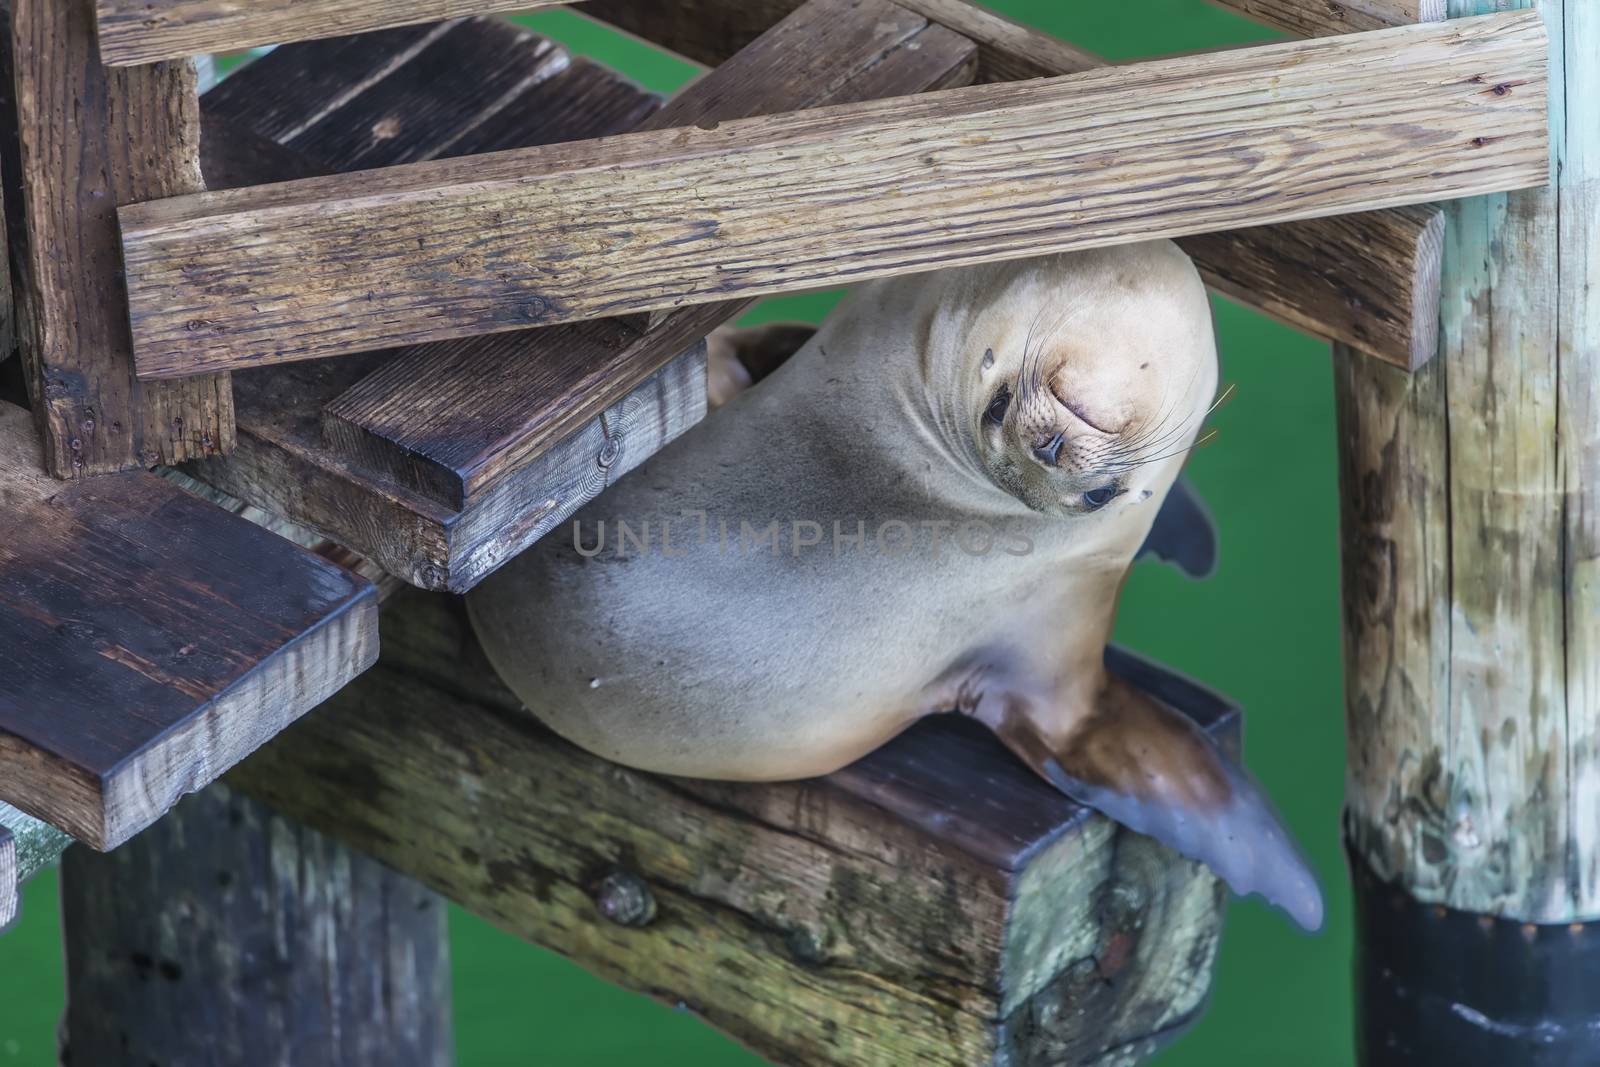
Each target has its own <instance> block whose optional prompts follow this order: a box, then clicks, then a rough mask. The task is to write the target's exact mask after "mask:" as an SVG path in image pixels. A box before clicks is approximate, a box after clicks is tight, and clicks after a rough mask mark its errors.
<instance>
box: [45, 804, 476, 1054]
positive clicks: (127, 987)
mask: <svg viewBox="0 0 1600 1067" xmlns="http://www.w3.org/2000/svg"><path fill="white" fill-rule="evenodd" d="M445 916H446V907H445V903H444V901H443V900H441V899H439V897H438V896H437V895H436V894H434V893H432V892H430V891H429V890H427V889H425V888H423V887H422V886H420V885H418V884H417V883H416V882H414V881H412V880H411V879H409V878H406V877H404V876H403V875H399V874H396V873H394V872H393V871H391V870H389V869H388V868H386V867H384V866H382V865H381V864H379V863H378V862H376V861H375V860H372V859H368V858H367V857H366V856H363V855H360V854H358V853H355V852H351V851H349V850H348V849H346V848H344V847H342V846H341V845H339V844H337V843H336V842H333V841H330V840H329V839H327V838H326V837H323V836H322V835H321V834H318V833H315V832H314V831H311V830H308V829H306V828H305V827H304V826H301V825H299V824H297V823H293V822H290V821H289V820H287V819H285V818H283V817H282V816H280V815H277V814H275V813H273V812H271V811H269V810H268V809H267V808H265V807H264V806H262V805H261V804H259V803H257V802H255V801H253V800H251V799H249V798H248V797H244V796H240V795H239V794H237V793H235V792H233V791H232V790H229V789H227V788H226V787H224V786H220V785H215V786H212V787H211V788H209V789H207V790H205V791H204V792H202V793H199V794H198V795H196V796H193V797H189V798H187V799H185V800H184V801H183V802H182V803H181V804H179V805H178V806H177V808H176V809H174V810H173V812H172V813H171V814H170V815H168V816H167V817H166V818H165V819H163V820H161V822H159V823H158V824H156V825H155V826H153V827H151V828H150V829H149V830H147V831H146V832H145V833H143V834H141V835H140V836H139V837H138V838H136V839H135V840H133V841H130V842H129V843H128V844H126V845H124V846H123V847H121V848H119V849H117V851H115V852H113V853H111V854H110V855H100V854H98V853H94V852H90V851H88V850H87V849H83V848H74V849H71V850H70V851H69V852H68V853H67V856H66V858H65V860H64V861H63V863H62V870H61V917H62V932H63V937H64V940H65V942H66V972H67V976H66V977H67V1008H66V1014H65V1017H64V1018H63V1020H62V1027H61V1036H62V1049H61V1063H62V1064H64V1065H68V1067H76V1065H80V1064H93V1065H100V1064H106V1065H110V1064H128V1065H134V1064H138V1065H143V1064H160V1065H161V1067H260V1065H264V1064H283V1065H290V1064H292V1065H293V1067H391V1065H400V1064H404V1065H406V1067H413V1065H414V1067H449V1065H450V1064H452V1063H454V1062H455V1057H454V1049H453V1047H452V1046H453V1043H454V1042H453V1033H452V1028H451V1020H450V949H449V940H448V937H447V934H446V930H445Z"/></svg>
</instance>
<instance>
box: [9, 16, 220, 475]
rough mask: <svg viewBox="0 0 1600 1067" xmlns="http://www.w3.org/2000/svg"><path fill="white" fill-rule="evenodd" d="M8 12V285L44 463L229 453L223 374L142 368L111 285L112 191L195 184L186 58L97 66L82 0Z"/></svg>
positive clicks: (72, 466)
mask: <svg viewBox="0 0 1600 1067" xmlns="http://www.w3.org/2000/svg"><path fill="white" fill-rule="evenodd" d="M9 11H10V16H11V29H12V38H11V40H12V43H13V49H12V65H13V66H14V68H15V69H14V71H13V74H14V85H15V93H16V95H15V104H16V123H17V125H16V128H17V130H18V133H19V137H20V140H21V155H20V170H19V173H18V178H19V184H20V187H21V191H22V204H21V205H20V207H21V221H22V225H21V226H18V227H13V228H12V232H11V233H10V237H11V240H12V242H13V244H14V246H15V248H14V254H13V262H14V263H15V264H16V265H17V276H16V278H15V279H14V287H15V290H16V299H17V300H18V301H19V302H20V303H21V304H22V305H24V308H25V311H24V315H23V318H24V321H25V322H26V324H27V333H26V335H25V336H23V337H22V338H21V339H20V340H21V345H22V349H23V354H24V359H25V365H26V368H27V370H28V377H29V380H30V385H29V389H30V394H31V395H32V397H33V398H34V404H33V407H34V411H35V415H36V417H37V418H38V420H39V422H40V425H41V427H42V429H43V435H44V441H45V457H46V460H47V462H48V464H49V468H50V471H51V473H53V474H55V475H56V476H57V477H62V478H66V477H75V476H78V475H84V474H97V473H102V472H105V471H115V470H125V469H128V468H132V467H140V466H150V465H152V464H155V463H172V462H177V461H180V460H184V459H189V458H193V457H198V456H206V455H214V454H216V453H219V452H225V451H227V449H228V448H230V447H231V446H232V444H233V395H232V393H231V391H230V389H229V385H228V379H227V376H226V375H206V376H202V377H198V378H196V379H195V380H193V381H186V382H175V383H171V382H169V383H161V382H155V383H146V382H140V381H138V380H137V379H136V378H135V377H134V374H133V361H132V355H131V342H130V338H129V334H128V321H127V308H126V305H125V303H124V301H123V299H122V295H121V292H120V289H121V286H120V284H119V280H120V278H121V269H122V267H121V262H120V255H121V253H120V248H119V245H118V238H117V223H116V209H117V206H118V205H119V204H126V203H129V202H130V201H134V200H149V199H155V198H160V197H167V196H176V195H178V194H180V193H193V192H196V191H198V190H200V189H203V188H204V185H203V184H202V183H201V180H200V157H199V135H200V113H199V107H198V105H197V104H196V99H195V85H196V83H195V71H194V68H193V66H192V65H190V64H188V63H186V62H183V63H166V64H158V65H155V66H150V67H144V68H140V69H138V70H122V71H109V70H107V69H106V68H104V67H102V66H101V65H100V58H99V55H98V53H97V52H96V49H95V40H94V13H93V9H92V6H91V0H14V2H13V3H12V4H10V5H9Z"/></svg>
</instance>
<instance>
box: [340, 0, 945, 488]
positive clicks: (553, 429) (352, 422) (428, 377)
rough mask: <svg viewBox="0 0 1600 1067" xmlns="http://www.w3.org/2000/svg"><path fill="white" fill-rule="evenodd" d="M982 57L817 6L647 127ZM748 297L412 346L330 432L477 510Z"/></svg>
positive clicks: (399, 474)
mask: <svg viewBox="0 0 1600 1067" xmlns="http://www.w3.org/2000/svg"><path fill="white" fill-rule="evenodd" d="M973 53H974V49H973V47H972V45H971V44H970V43H968V42H967V41H966V40H965V39H963V38H961V37H959V36H957V35H956V34H953V33H951V32H950V31H949V30H946V29H944V28H943V27H940V26H930V25H929V24H928V22H927V20H926V19H924V18H923V17H922V16H920V15H917V14H914V13H912V12H909V11H906V10H904V9H903V8H901V7H899V6H897V5H895V4H892V3H888V2H886V0H811V2H810V3H808V4H806V5H804V6H802V7H801V8H800V9H799V10H797V11H796V12H795V13H794V14H793V15H791V16H789V17H788V18H786V19H784V20H783V21H782V22H780V23H779V24H778V25H777V26H775V27H773V28H772V29H771V30H770V31H768V32H767V33H765V34H763V35H762V36H761V37H760V38H758V39H757V40H756V41H754V42H752V43H751V44H750V45H749V46H747V47H746V48H744V49H742V50H741V51H740V52H739V54H738V55H736V56H734V57H733V58H732V59H730V60H728V61H727V62H726V63H723V64H722V65H721V66H719V67H718V68H717V69H716V70H715V71H713V72H711V73H710V74H708V75H707V76H706V77H704V78H702V79H701V80H699V81H698V82H696V83H694V84H693V85H691V86H690V87H689V88H688V89H686V90H684V92H682V93H680V94H679V95H678V96H677V97H676V98H674V99H673V100H672V101H671V102H670V103H668V104H667V105H666V106H665V107H664V108H662V110H661V111H660V112H658V113H657V114H655V115H653V116H651V117H650V118H647V119H645V120H644V121H643V122H642V123H641V124H640V125H639V126H638V127H637V128H639V129H656V130H662V129H669V128H673V127H691V126H696V125H705V124H715V123H717V122H721V121H727V120H731V119H740V118H747V117H750V116H753V115H761V114H768V113H771V112H777V111H786V110H795V109H801V108H810V107H817V106H820V105H823V104H838V103H846V102H850V101H855V100H866V99H874V98H877V97H880V96H890V95H899V94H903V93H916V92H920V91H922V90H924V89H930V88H938V87H940V86H942V85H947V84H951V83H956V84H964V83H965V82H967V81H968V80H970V77H971V72H972V65H973V64H972V61H973ZM748 303H749V302H748V301H743V300H736V301H732V302H729V303H713V304H702V305H697V306H694V307H690V308H686V309H684V310H681V311H677V312H673V313H671V314H667V315H663V316H659V317H658V318H657V319H656V320H655V321H653V322H650V321H647V320H646V319H645V317H644V316H636V317H628V318H622V319H615V320H609V321H602V322H592V323H576V324H572V325H568V326H562V327H557V328H554V329H549V330H537V331H531V332H530V331H522V332H519V333H508V334H502V335H500V336H499V338H498V339H497V338H480V339H477V340H475V341H468V342H464V343H434V344H430V345H417V346H413V347H411V348H408V349H406V350H404V351H402V352H400V353H397V354H396V356H395V357H394V358H393V359H392V360H389V361H386V362H385V363H384V365H383V366H382V367H380V368H379V369H377V370H375V371H374V372H373V373H372V374H371V375H369V376H368V377H366V378H365V379H363V380H362V381H361V382H359V383H358V384H356V385H355V386H353V387H352V388H350V389H349V390H346V391H345V392H344V393H343V394H342V395H341V396H339V397H338V398H336V399H335V400H333V401H332V402H331V403H329V404H328V405H327V406H326V407H325V408H324V409H323V417H322V428H323V436H324V439H325V440H326V441H327V443H328V445H329V446H330V447H331V448H333V449H335V450H336V451H337V452H339V453H340V454H341V455H344V456H346V457H348V458H350V459H351V460H352V461H354V462H356V463H359V464H362V465H364V466H367V467H369V468H371V469H374V470H377V471H381V472H382V473H383V474H384V475H386V476H387V477H389V478H391V479H393V480H394V481H396V482H398V483H399V484H401V485H406V486H410V487H415V488H416V489H417V490H418V491H420V492H423V493H425V494H427V495H428V496H430V497H432V498H433V499H435V500H438V501H439V502H441V503H443V504H445V505H446V506H448V507H452V508H461V507H465V506H467V505H468V504H471V503H474V502H476V501H478V500H481V499H482V498H483V497H484V496H485V495H486V494H487V493H488V492H490V491H491V490H492V487H494V486H495V485H496V484H498V483H499V482H500V481H501V480H502V479H504V478H505V477H507V476H508V474H510V473H511V472H513V471H515V470H517V469H518V468H519V467H520V466H522V465H523V464H525V463H526V462H527V461H528V459H529V458H531V457H533V456H535V455H538V454H540V453H542V452H543V451H544V450H545V449H547V448H549V447H550V446H551V445H552V444H554V443H555V442H557V441H559V440H561V439H562V438H563V437H565V436H566V435H567V434H568V433H571V432H572V431H573V430H575V429H577V428H578V427H581V426H582V425H583V424H584V422H586V421H587V420H589V419H592V418H594V417H595V416H597V415H598V414H599V413H600V412H601V411H603V410H604V409H605V407H606V406H607V405H609V404H612V403H614V402H616V400H617V399H619V397H620V395H621V393H622V392H624V391H626V390H627V389H628V388H631V387H632V385H633V384H634V383H636V382H637V381H639V380H641V379H642V378H644V377H645V376H647V375H649V374H651V373H653V372H654V371H655V370H656V369H657V368H658V367H660V366H662V365H663V364H664V363H665V362H666V361H667V360H669V359H672V358H673V357H675V356H676V355H677V354H678V353H680V352H682V351H684V350H685V349H687V348H689V347H690V346H692V345H695V344H697V343H698V342H699V340H700V339H701V338H702V337H704V336H705V335H706V334H708V333H710V332H711V331H712V330H713V329H715V328H716V327H717V326H719V325H721V324H722V323H724V322H727V321H730V320H732V319H733V318H736V317H737V316H738V315H739V314H740V313H741V312H742V311H744V310H745V308H746V307H748ZM562 511H563V515H560V516H557V515H554V514H553V515H552V517H553V518H555V519H559V518H560V517H564V513H565V511H566V509H564V508H563V509H562Z"/></svg>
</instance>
